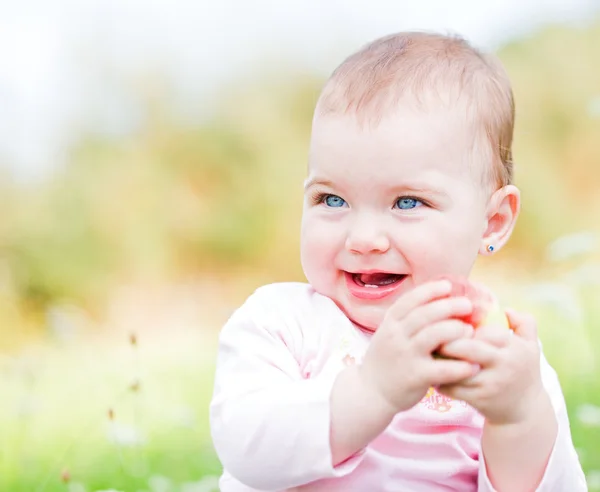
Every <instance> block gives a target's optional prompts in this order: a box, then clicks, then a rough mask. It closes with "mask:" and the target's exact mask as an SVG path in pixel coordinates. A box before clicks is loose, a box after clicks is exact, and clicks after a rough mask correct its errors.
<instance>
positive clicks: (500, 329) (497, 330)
mask: <svg viewBox="0 0 600 492" xmlns="http://www.w3.org/2000/svg"><path fill="white" fill-rule="evenodd" d="M512 336H513V332H512V330H510V329H508V328H506V327H505V326H495V325H483V326H480V327H479V328H477V330H475V336H474V338H475V339H476V340H482V341H485V342H488V343H491V344H492V345H494V346H495V347H498V348H502V347H506V346H507V345H508V344H509V343H510V339H511V337H512Z"/></svg>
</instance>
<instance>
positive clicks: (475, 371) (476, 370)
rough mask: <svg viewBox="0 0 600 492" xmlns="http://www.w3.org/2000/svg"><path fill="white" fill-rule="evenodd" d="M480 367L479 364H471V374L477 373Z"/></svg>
mask: <svg viewBox="0 0 600 492" xmlns="http://www.w3.org/2000/svg"><path fill="white" fill-rule="evenodd" d="M480 369H481V366H480V365H479V364H471V370H472V371H473V375H475V374H477V373H478V372H479V371H480Z"/></svg>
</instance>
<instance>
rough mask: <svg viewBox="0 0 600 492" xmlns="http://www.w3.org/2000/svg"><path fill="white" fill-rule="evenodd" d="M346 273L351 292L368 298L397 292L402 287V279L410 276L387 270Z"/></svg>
mask: <svg viewBox="0 0 600 492" xmlns="http://www.w3.org/2000/svg"><path fill="white" fill-rule="evenodd" d="M344 273H345V276H346V285H347V286H348V291H349V292H350V294H351V295H353V296H354V297H356V298H359V299H366V300H377V299H382V298H384V297H387V296H389V295H391V294H394V293H396V292H397V291H398V289H400V287H401V285H402V281H403V280H404V279H405V278H406V277H407V276H408V275H404V274H398V273H386V272H373V273H352V272H344Z"/></svg>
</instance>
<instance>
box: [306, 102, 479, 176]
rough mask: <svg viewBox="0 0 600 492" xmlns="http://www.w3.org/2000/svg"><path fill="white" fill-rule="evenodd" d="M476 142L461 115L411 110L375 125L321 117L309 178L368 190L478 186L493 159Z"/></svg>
mask: <svg viewBox="0 0 600 492" xmlns="http://www.w3.org/2000/svg"><path fill="white" fill-rule="evenodd" d="M475 141H476V133H475V132H474V129H473V127H472V125H470V124H469V122H468V121H467V120H466V119H465V118H463V117H462V115H461V113H460V111H459V112H455V111H448V110H446V109H436V110H435V111H430V112H423V111H420V110H417V109H410V108H407V109H405V110H402V111H399V112H397V113H396V114H394V115H388V116H387V117H386V118H384V119H382V120H381V121H380V122H379V123H378V124H377V125H371V126H365V125H363V124H361V123H360V122H359V121H357V120H356V119H355V118H353V117H352V116H350V115H345V116H342V115H335V116H334V115H329V116H321V117H319V118H316V119H315V122H314V125H313V132H312V136H311V144H310V155H309V176H317V177H319V178H320V179H321V180H323V181H325V180H328V181H332V182H335V183H337V184H338V185H340V186H342V185H348V186H349V185H351V184H355V183H359V184H361V185H362V186H363V187H365V188H367V187H369V188H374V187H380V188H381V187H385V186H387V185H388V184H392V185H393V186H400V185H403V184H404V183H408V184H411V183H413V184H414V186H415V187H426V186H427V185H428V184H431V186H433V187H439V186H440V185H439V183H438V182H439V181H445V183H446V184H447V183H448V182H460V181H468V182H474V183H476V184H478V185H480V184H482V183H483V182H484V177H483V176H482V174H483V169H484V167H485V166H486V165H489V162H487V161H489V160H488V159H487V157H486V156H485V155H482V154H483V153H484V152H480V151H481V150H485V146H483V145H481V146H479V145H477V144H476V143H475ZM479 147H481V149H479Z"/></svg>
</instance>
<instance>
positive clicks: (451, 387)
mask: <svg viewBox="0 0 600 492" xmlns="http://www.w3.org/2000/svg"><path fill="white" fill-rule="evenodd" d="M467 381H468V380H467ZM438 391H439V392H440V393H441V394H442V395H445V396H448V397H450V398H452V399H453V400H460V401H466V402H469V401H471V399H472V398H473V394H474V393H475V392H476V391H477V388H475V387H472V386H469V385H467V384H464V381H459V382H458V383H451V384H444V385H441V386H440V387H439V388H438Z"/></svg>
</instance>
